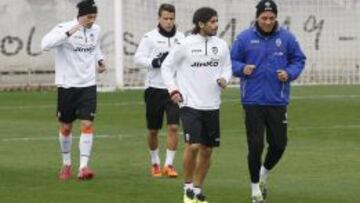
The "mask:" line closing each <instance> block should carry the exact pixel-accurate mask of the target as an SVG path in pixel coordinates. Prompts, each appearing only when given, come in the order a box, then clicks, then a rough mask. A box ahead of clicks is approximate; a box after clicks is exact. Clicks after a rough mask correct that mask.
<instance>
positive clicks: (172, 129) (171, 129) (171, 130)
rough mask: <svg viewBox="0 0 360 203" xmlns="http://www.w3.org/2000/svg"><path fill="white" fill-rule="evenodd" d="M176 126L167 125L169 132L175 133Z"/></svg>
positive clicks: (176, 130)
mask: <svg viewBox="0 0 360 203" xmlns="http://www.w3.org/2000/svg"><path fill="white" fill-rule="evenodd" d="M178 129H179V128H178V126H177V125H169V126H168V130H169V131H170V132H171V133H177V132H178Z"/></svg>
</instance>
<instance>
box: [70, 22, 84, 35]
mask: <svg viewBox="0 0 360 203" xmlns="http://www.w3.org/2000/svg"><path fill="white" fill-rule="evenodd" d="M82 27H83V26H82V25H81V24H77V25H75V26H73V27H72V28H70V30H69V31H67V33H69V35H70V36H71V35H73V34H74V33H76V32H77V31H79V30H80V29H81V28H82Z"/></svg>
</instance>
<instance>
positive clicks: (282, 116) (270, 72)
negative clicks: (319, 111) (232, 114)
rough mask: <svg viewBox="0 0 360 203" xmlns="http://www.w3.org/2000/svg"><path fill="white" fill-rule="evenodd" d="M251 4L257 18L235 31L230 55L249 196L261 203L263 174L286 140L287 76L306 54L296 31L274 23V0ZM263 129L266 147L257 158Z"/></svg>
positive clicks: (300, 65)
mask: <svg viewBox="0 0 360 203" xmlns="http://www.w3.org/2000/svg"><path fill="white" fill-rule="evenodd" d="M256 9H257V10H256V23H255V25H254V26H252V27H250V28H249V29H246V30H245V31H243V32H241V33H240V34H239V35H238V36H237V38H236V40H235V42H234V44H233V45H232V50H231V59H232V69H233V74H234V75H235V76H236V77H239V78H240V86H241V87H240V89H241V102H242V105H243V109H244V111H245V126H246V135H247V143H248V167H249V171H250V177H251V195H252V202H253V203H264V202H265V197H266V180H267V177H268V174H269V172H270V170H271V169H273V168H274V167H275V165H276V164H277V163H278V161H279V160H280V158H281V156H282V155H283V153H284V151H285V148H286V144H287V105H288V103H289V96H290V82H291V81H294V80H295V79H296V78H297V77H298V76H299V75H300V74H301V72H302V70H303V68H304V65H305V60H306V57H305V55H304V54H303V52H302V50H301V48H300V46H299V44H298V42H297V40H296V39H295V37H294V36H293V35H292V34H291V33H290V32H288V31H287V30H285V29H283V28H281V27H280V26H279V24H278V22H277V12H278V9H277V5H276V4H275V2H274V1H272V0H261V1H260V2H259V3H258V4H257V6H256ZM265 130H266V141H267V143H268V145H269V147H268V150H267V154H266V157H265V161H264V162H262V152H263V149H264V132H265Z"/></svg>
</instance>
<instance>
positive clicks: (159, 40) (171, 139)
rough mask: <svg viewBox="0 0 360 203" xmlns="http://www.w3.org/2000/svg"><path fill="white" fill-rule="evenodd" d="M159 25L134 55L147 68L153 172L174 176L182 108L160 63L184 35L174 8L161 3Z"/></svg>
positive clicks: (145, 38) (145, 95)
mask: <svg viewBox="0 0 360 203" xmlns="http://www.w3.org/2000/svg"><path fill="white" fill-rule="evenodd" d="M158 14H159V24H158V26H157V28H155V29H153V30H152V31H150V32H148V33H146V34H145V35H144V36H143V38H142V39H141V42H140V44H139V47H138V48H137V50H136V53H135V56H134V62H135V63H136V64H138V65H141V66H143V67H146V68H147V70H148V72H147V76H146V81H145V86H146V90H145V93H144V99H145V103H146V122H147V129H148V135H147V139H148V146H149V148H150V156H151V175H152V176H153V177H160V176H162V175H164V176H167V177H171V178H175V177H177V176H178V173H177V171H176V170H175V167H174V159H175V153H176V149H177V145H178V124H179V107H178V106H177V105H176V104H174V103H173V102H172V101H171V100H170V97H169V94H168V92H167V90H166V86H165V84H164V82H163V79H162V78H161V72H160V68H161V64H162V62H163V61H164V59H165V58H166V56H167V55H168V53H169V51H170V50H171V49H172V48H173V46H174V45H175V43H176V42H177V41H179V40H180V39H182V38H184V34H183V33H181V32H179V31H177V29H176V26H175V7H174V6H173V5H171V4H162V5H161V6H160V7H159V12H158ZM164 112H165V113H166V118H167V125H168V128H167V150H166V159H165V163H164V167H163V169H162V171H161V169H160V156H159V138H158V137H159V136H158V134H159V130H160V129H161V127H162V123H163V117H164Z"/></svg>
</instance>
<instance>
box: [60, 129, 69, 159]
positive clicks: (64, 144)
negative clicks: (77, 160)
mask: <svg viewBox="0 0 360 203" xmlns="http://www.w3.org/2000/svg"><path fill="white" fill-rule="evenodd" d="M59 142H60V150H61V155H62V160H63V165H67V166H70V165H71V144H72V135H71V134H69V135H68V136H64V135H63V134H61V133H59Z"/></svg>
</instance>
